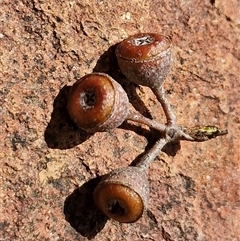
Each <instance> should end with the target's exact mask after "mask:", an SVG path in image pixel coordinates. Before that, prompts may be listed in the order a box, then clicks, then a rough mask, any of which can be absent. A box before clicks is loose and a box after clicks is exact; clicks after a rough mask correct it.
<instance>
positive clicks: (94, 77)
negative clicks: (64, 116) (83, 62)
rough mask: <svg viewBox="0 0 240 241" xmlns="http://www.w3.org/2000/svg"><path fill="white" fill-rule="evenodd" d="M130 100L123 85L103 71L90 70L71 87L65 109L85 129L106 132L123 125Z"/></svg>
mask: <svg viewBox="0 0 240 241" xmlns="http://www.w3.org/2000/svg"><path fill="white" fill-rule="evenodd" d="M128 104H129V100H128V97H127V94H126V92H125V91H124V90H123V88H122V86H121V85H120V84H118V83H117V82H116V81H115V80H114V79H113V78H111V77H110V76H109V75H107V74H104V73H91V74H88V75H85V76H84V77H82V78H81V79H79V80H78V81H77V82H76V83H74V85H73V86H72V87H71V89H70V92H69V97H68V112H69V115H70V117H71V119H72V120H73V121H74V122H75V123H76V125H77V126H78V127H79V128H81V129H84V130H86V131H88V132H96V131H106V130H109V129H113V128H115V127H118V126H119V125H121V124H122V122H123V121H124V120H125V119H126V116H127V115H128V107H129V106H128Z"/></svg>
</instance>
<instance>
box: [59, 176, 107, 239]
mask: <svg viewBox="0 0 240 241" xmlns="http://www.w3.org/2000/svg"><path fill="white" fill-rule="evenodd" d="M99 181H100V178H99V177H98V178H94V179H91V180H90V181H88V182H86V183H84V184H83V185H82V186H81V187H79V188H77V189H75V190H74V192H73V193H72V194H71V195H69V196H68V197H67V198H66V200H65V203H64V214H65V218H66V220H67V221H68V222H69V223H70V224H71V226H72V227H73V228H74V229H76V231H77V232H79V233H80V234H81V235H82V236H84V237H87V238H88V239H92V238H94V237H95V236H96V235H97V233H99V232H100V231H101V230H102V229H103V228H104V226H105V224H106V222H107V220H108V218H107V217H106V216H105V215H104V214H103V213H102V212H101V211H100V210H99V209H98V208H97V207H96V205H95V203H94V200H93V191H94V189H95V187H96V186H97V184H98V183H99Z"/></svg>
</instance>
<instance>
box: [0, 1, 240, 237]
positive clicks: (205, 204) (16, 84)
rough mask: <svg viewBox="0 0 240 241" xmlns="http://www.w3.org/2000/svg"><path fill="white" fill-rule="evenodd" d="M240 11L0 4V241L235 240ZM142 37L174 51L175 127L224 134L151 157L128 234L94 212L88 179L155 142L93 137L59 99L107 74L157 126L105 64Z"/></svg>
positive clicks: (239, 182) (146, 100) (156, 109)
mask: <svg viewBox="0 0 240 241" xmlns="http://www.w3.org/2000/svg"><path fill="white" fill-rule="evenodd" d="M238 5H239V2H238V1H237V0H236V1H196V0H194V1H178V2H175V1H164V2H162V1H157V0H153V1H150V0H146V1H130V0H125V1H113V0H110V1H100V0H99V1H87V0H84V1H78V0H77V1H57V0H54V1H39V0H32V1H30V0H21V1H10V0H2V1H1V3H0V6H1V7H0V103H1V108H0V121H1V130H0V136H1V143H0V159H1V160H0V178H1V179H0V188H1V191H0V237H1V238H0V239H2V240H69V241H71V240H89V239H92V240H110V239H111V241H114V240H147V241H148V240H149V241H150V240H178V241H179V240H184V241H185V240H202V241H205V240H206V241H207V240H221V241H227V240H238V239H239V237H240V231H239V230H240V221H239V216H240V201H239V200H240V191H239V186H240V179H239V176H240V154H239V150H240V139H239V137H240V109H239V106H240V97H239V92H240V81H239V75H240V64H239V63H240V62H239V61H240V51H239V50H240V42H239V36H240V30H239V8H238ZM146 31H147V32H159V33H162V34H164V35H167V36H171V38H172V40H173V44H174V68H173V70H172V72H171V74H170V76H169V77H168V79H167V80H166V82H165V89H166V92H167V97H168V99H169V102H170V103H171V105H172V106H173V110H174V112H175V114H176V115H177V118H178V123H179V124H181V125H186V126H194V125H197V124H205V125H207V124H210V125H216V126H219V127H221V128H228V130H229V134H228V135H226V136H223V137H218V138H216V139H213V140H211V141H207V142H203V143H192V142H181V149H180V150H178V149H179V146H178V145H175V146H173V145H171V146H170V147H169V148H168V152H167V153H168V154H169V155H167V154H166V153H161V154H159V156H158V158H157V159H156V161H155V162H154V163H153V164H152V166H151V168H150V172H149V181H150V200H149V208H148V211H147V212H146V213H144V215H143V217H142V218H141V219H140V220H139V221H137V222H136V223H133V224H119V223H117V222H114V221H111V220H107V219H106V217H105V216H103V215H102V214H101V213H100V212H99V211H98V210H97V209H96V207H95V205H94V203H93V199H92V191H93V189H94V187H95V186H96V185H97V183H98V182H99V178H96V177H97V176H99V175H102V174H105V173H107V172H109V171H111V170H113V169H115V168H119V167H123V166H126V165H128V164H130V163H131V162H132V161H133V160H134V159H135V158H136V157H137V156H138V155H140V154H141V153H143V152H144V150H145V149H146V148H147V145H148V143H149V146H151V145H153V143H154V141H155V140H156V139H157V137H158V134H157V133H156V132H149V130H148V129H147V128H146V127H145V126H143V127H140V126H138V125H136V124H134V123H130V122H129V123H124V124H123V125H122V126H121V127H120V128H117V129H115V130H113V131H110V132H106V133H105V132H104V133H96V134H94V135H91V136H90V135H88V134H86V133H85V132H84V131H81V130H78V129H77V128H76V127H75V126H74V124H73V123H72V122H71V120H70V118H69V117H68V114H67V111H66V98H67V94H68V91H69V86H71V85H72V84H73V83H74V82H75V81H76V80H77V79H79V78H80V77H81V76H83V75H85V74H87V73H91V72H92V71H93V70H94V71H100V72H106V73H108V74H110V75H111V76H112V77H114V78H115V79H116V80H117V81H119V82H120V83H121V84H122V85H123V87H124V88H125V89H126V91H127V93H128V95H129V99H130V100H131V103H132V104H133V106H134V107H135V108H136V109H138V110H139V111H140V112H141V113H142V114H144V115H146V116H148V117H149V116H152V117H153V118H155V119H157V120H159V121H160V122H161V123H164V122H165V117H164V116H163V111H162V110H161V107H160V104H159V103H158V102H157V101H156V98H155V97H154V95H153V94H152V92H151V91H150V90H149V89H148V88H147V87H136V86H135V85H133V84H131V83H128V82H127V80H126V79H125V78H124V77H123V75H122V74H121V73H120V71H119V70H118V67H117V61H116V58H115V57H114V47H113V46H114V45H115V44H116V43H118V42H120V41H122V40H123V39H124V38H126V37H128V36H129V35H132V34H135V33H138V32H146ZM107 50H108V51H107ZM106 51H107V52H106ZM176 150H178V152H177V153H176V155H175V156H173V155H172V156H171V155H170V154H173V153H174V152H176ZM109 237H110V238H109Z"/></svg>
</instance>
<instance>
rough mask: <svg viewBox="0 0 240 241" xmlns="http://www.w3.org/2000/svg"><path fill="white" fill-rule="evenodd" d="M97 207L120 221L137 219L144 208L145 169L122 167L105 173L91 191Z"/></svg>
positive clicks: (146, 185)
mask: <svg viewBox="0 0 240 241" xmlns="http://www.w3.org/2000/svg"><path fill="white" fill-rule="evenodd" d="M93 196H94V201H95V203H96V205H97V206H98V208H99V209H100V210H101V211H102V212H103V213H104V214H105V215H106V216H108V217H109V218H112V219H114V220H116V221H118V222H121V223H132V222H135V221H137V220H138V219H139V218H140V217H141V216H142V214H143V212H144V210H146V208H147V206H148V199H149V183H148V179H147V174H146V172H145V170H143V169H141V168H140V167H133V166H129V167H123V168H119V169H116V170H114V171H112V172H110V173H109V174H107V175H105V176H104V177H103V179H102V180H101V181H100V183H99V184H98V185H97V187H96V188H95V190H94V193H93Z"/></svg>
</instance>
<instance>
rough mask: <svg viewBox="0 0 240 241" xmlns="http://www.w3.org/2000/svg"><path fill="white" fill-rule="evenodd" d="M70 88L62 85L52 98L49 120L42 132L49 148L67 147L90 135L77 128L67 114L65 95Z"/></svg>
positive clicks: (81, 141)
mask: <svg viewBox="0 0 240 241" xmlns="http://www.w3.org/2000/svg"><path fill="white" fill-rule="evenodd" d="M70 88H71V87H70V86H64V87H63V88H62V89H61V90H60V92H59V94H58V95H57V97H56V98H55V100H54V104H53V112H52V115H51V120H50V122H49V124H48V126H47V128H46V130H45V133H44V137H45V141H46V143H47V145H48V147H49V148H53V149H69V148H72V147H75V146H77V145H79V144H81V143H83V142H84V141H86V140H87V139H88V138H89V137H90V135H89V134H88V133H86V132H85V131H84V130H81V129H79V128H78V127H77V126H76V125H75V124H74V123H73V122H72V120H71V119H70V117H69V115H68V111H67V97H68V93H69V90H70Z"/></svg>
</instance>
